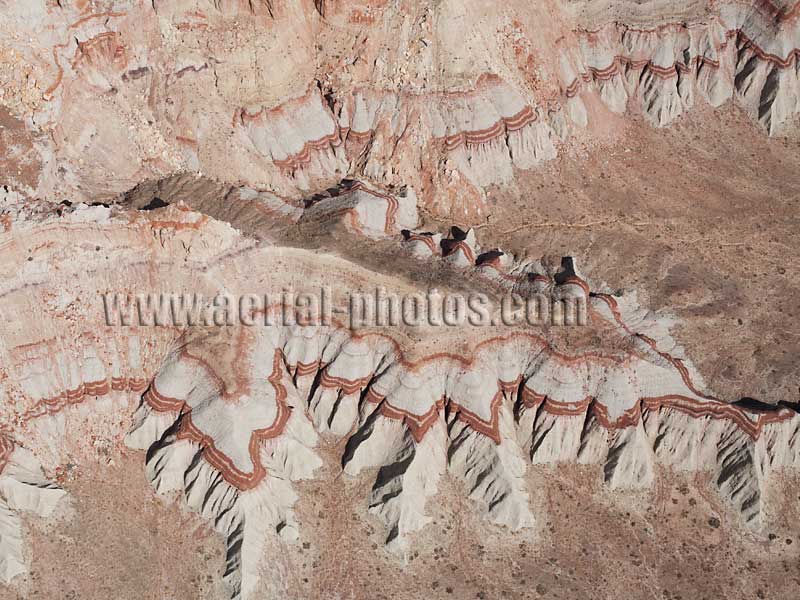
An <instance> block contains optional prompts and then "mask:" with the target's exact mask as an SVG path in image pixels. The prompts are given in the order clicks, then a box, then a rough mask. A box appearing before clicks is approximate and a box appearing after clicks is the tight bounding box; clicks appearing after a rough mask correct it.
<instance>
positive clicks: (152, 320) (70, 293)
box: [0, 0, 800, 598]
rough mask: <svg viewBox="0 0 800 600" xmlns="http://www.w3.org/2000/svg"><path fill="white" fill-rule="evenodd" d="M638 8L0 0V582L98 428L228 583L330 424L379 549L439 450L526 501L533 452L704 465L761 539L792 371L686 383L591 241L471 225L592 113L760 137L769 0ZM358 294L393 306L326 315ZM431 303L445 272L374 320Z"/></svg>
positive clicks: (292, 497)
mask: <svg viewBox="0 0 800 600" xmlns="http://www.w3.org/2000/svg"><path fill="white" fill-rule="evenodd" d="M653 4H654V3H644V4H631V5H627V4H626V5H621V6H617V5H615V4H611V3H604V2H601V3H589V2H582V1H581V2H567V3H551V2H546V3H543V4H541V5H538V4H537V5H535V6H532V5H530V4H529V3H528V4H525V3H518V2H512V3H511V4H510V5H508V6H504V7H502V9H499V8H498V9H495V8H493V7H492V6H480V7H479V6H467V5H465V4H464V3H462V2H458V1H455V0H447V1H446V2H444V3H439V4H431V3H425V2H401V3H398V4H391V3H390V4H386V3H381V2H378V3H376V4H374V5H373V4H368V3H361V2H347V3H341V2H315V3H309V2H296V1H294V0H288V1H285V2H284V1H279V2H243V1H238V0H230V1H227V0H226V1H222V2H207V1H205V0H181V1H179V2H170V3H167V2H160V1H154V2H151V3H130V2H84V1H80V2H31V3H16V4H15V3H5V4H3V5H2V7H0V13H1V14H3V16H4V20H5V22H6V23H7V27H5V28H4V30H3V32H0V86H2V93H1V94H0V111H2V114H0V122H2V123H3V125H2V127H3V132H4V133H3V138H2V147H3V149H4V156H3V157H2V160H3V161H4V163H3V164H4V165H6V164H7V165H8V169H7V173H6V176H7V180H5V181H3V182H2V183H3V186H4V187H3V188H2V192H0V225H1V226H0V320H2V322H3V327H2V329H0V579H2V580H3V581H5V582H11V581H12V580H14V579H15V578H16V577H17V576H18V575H21V574H23V573H25V572H26V571H27V569H28V567H27V563H28V561H29V558H30V556H29V554H30V553H29V552H28V551H27V550H26V541H25V535H24V531H25V528H24V527H23V520H22V519H23V515H24V514H25V513H32V514H34V515H37V516H38V517H45V518H47V517H51V516H53V515H59V514H62V513H66V512H68V508H69V498H70V494H69V493H68V489H66V486H64V485H62V483H63V482H62V481H60V480H59V472H60V471H59V469H61V468H62V467H63V465H64V464H66V463H68V462H69V461H70V460H71V459H70V457H71V456H73V455H76V456H80V455H81V453H85V452H86V451H87V448H89V447H90V446H93V445H97V444H100V443H103V444H105V443H106V442H104V441H100V440H101V439H102V440H110V441H109V442H108V443H109V445H110V447H112V448H113V450H111V451H110V452H112V453H113V452H124V451H126V450H125V449H127V450H136V451H142V452H140V453H138V454H137V455H136V456H138V457H140V458H141V460H142V461H143V463H144V465H143V468H144V470H145V473H146V477H147V479H148V480H149V482H150V483H151V484H152V487H153V489H154V490H155V492H156V493H158V494H159V495H161V496H163V497H164V498H165V499H168V500H171V499H177V500H178V502H179V503H181V505H184V506H186V507H188V508H189V509H191V510H192V511H194V512H196V513H198V514H199V515H200V516H201V517H202V518H203V519H204V520H205V521H207V522H208V523H210V525H211V526H213V529H214V530H215V531H217V532H219V533H220V534H221V535H222V536H223V537H224V539H225V544H226V553H225V567H224V580H225V583H226V586H227V590H228V593H229V596H230V597H231V598H255V597H261V596H259V593H260V592H259V590H260V589H261V588H260V586H262V585H263V580H264V578H265V577H267V576H268V575H266V570H265V566H264V561H265V559H266V557H265V555H266V553H267V552H268V550H267V546H268V541H269V540H270V539H271V538H270V536H273V535H275V536H278V537H279V538H280V539H281V540H283V541H285V542H286V543H287V544H291V543H295V542H297V540H298V539H299V538H300V536H301V534H302V531H303V528H305V527H308V526H309V525H308V524H306V523H304V522H303V521H302V519H300V518H298V515H297V514H296V505H297V503H298V499H299V498H300V497H301V495H302V493H303V489H304V488H303V485H304V483H302V482H308V481H309V480H314V479H315V478H318V477H320V475H319V473H320V472H321V471H324V469H325V468H326V464H328V463H326V460H327V458H329V457H328V454H330V453H331V452H332V450H331V448H334V449H335V452H336V456H335V459H336V461H335V462H336V463H337V466H338V467H339V468H340V469H341V474H343V476H344V477H348V478H351V479H353V480H360V478H364V479H368V480H369V481H370V483H371V490H370V491H369V493H368V499H366V501H365V502H366V505H367V506H368V510H369V512H370V513H372V514H373V515H374V516H376V517H377V519H378V520H379V521H380V522H381V523H382V526H383V538H384V540H385V544H386V548H387V550H389V551H390V554H391V555H392V558H391V559H390V560H393V561H398V562H403V561H408V560H410V557H411V556H412V554H413V551H414V547H415V543H416V542H417V540H418V539H419V538H420V536H421V535H422V534H423V533H424V531H425V529H426V528H427V527H429V526H430V525H431V523H432V522H433V521H434V517H433V516H432V515H433V511H432V506H434V505H438V503H441V494H442V493H443V492H442V489H443V483H442V482H443V481H444V480H445V479H448V480H449V479H453V480H454V481H456V482H458V485H459V486H460V488H459V490H460V491H461V492H462V493H463V495H464V496H466V497H468V498H469V499H470V501H471V505H472V506H473V507H474V508H475V510H476V511H477V512H478V514H480V515H481V517H482V518H483V519H485V520H486V521H488V522H491V523H494V524H496V525H498V526H500V527H502V528H504V530H507V531H506V532H505V535H507V536H508V539H510V540H514V539H515V538H514V536H515V535H519V532H520V531H522V530H530V529H532V528H535V527H536V526H537V520H538V519H539V518H540V512H539V509H540V508H541V507H539V506H537V504H536V502H535V501H534V499H533V498H534V492H535V490H533V489H532V487H531V482H530V477H531V473H532V472H533V470H534V468H535V467H534V466H533V465H549V466H551V467H552V468H554V469H559V468H562V467H564V466H565V465H584V466H586V467H587V468H589V469H593V471H592V472H595V473H597V474H598V477H600V478H601V479H602V481H603V485H604V486H606V489H608V490H620V491H621V493H623V494H632V493H634V492H631V490H642V489H644V490H652V489H654V488H655V486H657V485H658V481H659V478H660V477H661V476H662V474H663V472H664V471H666V470H671V471H676V472H684V473H693V474H694V473H701V474H706V475H707V476H708V477H710V482H711V487H712V488H713V489H714V490H715V491H716V493H717V495H718V497H719V498H720V499H721V500H722V501H723V502H724V503H725V505H726V506H727V507H728V508H729V512H730V514H731V515H735V517H734V518H735V520H736V521H737V523H738V525H737V527H738V526H741V527H744V528H749V529H750V530H751V531H753V532H755V533H756V534H758V535H761V534H763V533H764V526H765V524H766V523H767V518H768V510H767V508H768V504H769V502H768V494H767V490H768V486H769V485H770V482H772V481H773V480H774V478H773V477H772V476H773V474H775V473H776V472H781V473H791V472H792V470H793V469H796V468H797V467H798V466H800V414H798V413H799V412H800V411H799V410H798V404H797V398H791V397H769V398H762V399H753V398H748V397H739V396H737V397H723V395H721V394H719V393H718V392H717V391H716V389H715V385H714V381H713V377H716V374H712V373H709V372H708V371H703V372H701V369H700V368H698V367H696V366H695V364H694V363H693V361H692V360H691V359H690V356H691V354H690V349H691V348H690V346H691V342H692V341H694V340H691V339H686V338H685V337H683V336H682V331H683V330H682V329H681V327H682V323H681V321H680V320H679V319H677V318H675V316H674V315H673V314H672V312H670V307H669V306H667V308H661V307H663V306H664V304H662V303H659V302H658V301H657V300H658V299H657V298H656V299H655V300H654V299H653V297H652V296H653V294H651V295H649V296H648V294H645V293H641V294H637V292H636V291H634V290H630V289H625V290H622V289H617V284H616V282H614V281H604V278H602V277H599V276H597V275H594V274H593V269H592V266H596V265H597V264H598V262H602V260H603V256H604V254H603V253H606V254H610V253H612V252H614V251H616V250H615V247H614V246H613V245H609V247H608V248H605V247H603V246H602V244H600V243H598V242H597V241H596V240H595V239H590V240H589V241H588V242H586V240H587V239H589V238H579V236H578V235H577V234H575V235H574V236H572V234H570V233H569V230H568V231H567V233H566V234H560V235H561V237H560V238H559V239H558V240H557V242H558V243H555V242H554V241H553V240H554V239H555V238H554V237H552V238H545V237H539V238H537V239H536V243H539V242H541V243H542V246H543V247H541V248H539V247H537V246H536V244H534V243H530V244H527V245H526V246H525V247H524V248H521V247H520V244H519V243H518V242H516V241H513V240H512V238H513V234H514V233H515V232H517V231H519V228H522V227H527V226H531V227H534V228H535V227H537V226H539V225H542V226H544V225H548V223H545V222H542V223H536V222H533V223H528V224H527V225H526V224H525V223H523V220H524V219H523V220H521V221H520V223H522V224H518V223H510V224H508V227H506V226H505V225H498V224H497V221H496V220H495V219H494V214H495V210H497V202H498V200H497V198H498V197H500V199H501V200H500V202H503V201H508V200H509V199H510V198H514V199H515V201H516V200H520V197H519V196H520V193H519V187H515V186H518V185H522V184H521V183H520V182H524V181H525V179H524V178H525V177H528V176H529V175H526V174H528V173H532V172H533V173H535V172H537V169H545V168H546V163H548V161H550V162H554V163H555V162H557V161H559V160H566V158H564V157H565V156H575V155H576V154H580V153H581V152H586V153H591V152H593V151H594V149H595V145H598V147H599V146H602V147H603V150H602V152H606V147H605V146H603V144H608V143H610V142H608V139H607V138H608V136H609V133H608V130H609V129H614V126H613V124H614V123H618V122H619V123H636V122H638V121H637V119H638V120H642V119H643V120H644V121H645V122H646V126H647V127H667V126H670V125H674V124H676V123H678V122H680V120H681V119H683V118H686V117H687V113H689V112H690V111H691V110H692V109H696V110H700V109H699V107H698V105H700V104H701V103H705V104H707V105H709V106H711V107H714V108H716V107H720V106H722V105H723V104H725V103H727V102H733V103H735V104H736V105H737V106H739V107H741V108H742V109H743V110H744V111H745V112H746V114H747V115H748V116H749V118H751V119H752V121H753V122H754V123H756V124H757V125H758V127H760V128H761V129H763V131H762V132H761V133H762V134H763V135H764V136H768V135H769V136H782V135H792V132H793V131H794V129H795V125H796V117H797V113H798V112H800V68H798V58H799V57H800V50H798V44H799V43H800V42H799V41H798V35H800V33H799V32H800V29H798V22H800V21H799V19H800V17H799V16H798V15H799V14H800V11H799V10H798V5H797V4H795V5H785V6H784V5H774V4H772V3H770V2H767V1H759V2H752V1H750V2H740V1H739V0H722V1H720V2H714V3H710V4H708V5H707V4H706V3H699V4H698V3H695V4H690V5H686V6H680V7H666V8H664V7H661V8H659V7H654V6H652V5H653ZM655 4H658V3H655ZM616 119H620V121H616ZM6 123H7V124H6ZM609 123H611V124H612V125H611V126H609ZM627 126H628V125H620V126H619V128H618V129H619V131H622V130H623V129H624V128H625V127H627ZM631 127H633V126H632V125H631ZM615 135H620V136H622V134H621V133H619V132H617V133H615ZM612 137H613V136H612ZM788 139H791V138H788ZM587 149H588V150H587ZM598 152H601V151H598ZM788 154H789V153H787V156H788ZM786 160H787V161H788V162H789V164H790V161H791V160H793V158H792V156H789V157H788V158H787V159H786ZM601 168H602V167H601ZM647 175H648V173H642V176H643V178H646V177H647ZM791 182H794V180H791ZM573 183H574V182H573ZM575 186H576V187H577V184H575ZM799 189H800V188H799ZM660 193H663V194H664V196H668V191H664V190H662V191H661V192H660ZM546 201H552V198H551V199H546V198H543V197H542V196H541V195H538V194H537V192H536V190H535V189H534V188H533V187H531V188H530V189H526V190H524V197H522V198H521V200H520V204H519V206H521V208H519V209H518V213H519V214H518V215H517V218H518V219H522V217H523V216H524V215H525V214H526V213H525V211H526V210H527V209H528V208H530V207H531V206H533V205H535V204H537V203H540V202H541V203H545V202H546ZM632 201H633V200H632ZM556 203H557V202H556ZM624 216H625V215H621V216H620V219H621V218H623V217H624ZM586 226H587V224H586V223H568V224H567V227H575V228H582V227H586ZM615 226H616V225H615ZM509 227H510V228H509ZM619 227H620V228H622V225H619ZM573 231H574V230H573ZM626 235H628V233H625V232H622V233H620V237H623V238H624V236H626ZM583 242H586V243H585V244H584V243H583ZM777 243H780V244H783V243H784V242H780V241H778V242H777ZM741 244H742V245H743V244H745V242H742V243H741ZM545 245H546V247H544V246H545ZM726 245H734V246H735V245H739V242H738V241H737V242H726ZM784 245H787V247H788V244H784ZM565 246H568V247H571V250H570V253H569V254H566V253H565V252H558V253H557V254H554V253H553V248H556V247H557V248H559V249H561V248H563V247H565ZM598 247H599V249H598ZM719 247H720V249H722V248H723V246H722V245H720V246H719ZM586 248H589V250H587V249H586ZM631 252H632V259H633V258H635V256H633V255H634V254H635V252H636V250H635V249H634V250H633V251H631ZM586 258H589V260H588V261H586V262H587V263H588V264H585V262H584V259H586ZM792 266H795V267H796V265H790V267H789V268H790V269H791V267H792ZM631 268H632V270H634V271H635V270H636V269H641V268H642V267H641V265H640V264H638V263H637V264H636V265H634V266H632V267H631ZM781 268H784V267H781ZM784 271H785V269H784ZM670 273H671V272H670ZM667 278H668V277H666V276H663V277H661V279H662V280H666V279H667ZM659 289H661V288H659ZM650 291H652V290H650ZM306 292H312V293H317V292H318V295H317V296H316V297H315V298H314V299H313V300H314V302H316V301H320V302H321V305H316V304H314V303H313V302H312V303H311V304H308V303H306V304H303V303H299V302H298V301H297V300H296V299H297V297H298V295H302V294H303V293H306ZM373 292H374V293H375V294H377V296H375V297H380V298H383V297H384V295H386V294H389V295H391V296H392V298H395V299H397V298H400V300H398V303H399V304H397V305H396V306H391V299H390V300H387V302H388V303H389V304H387V305H380V306H378V305H377V304H376V306H375V312H374V313H369V311H367V313H368V314H367V315H366V316H365V314H361V315H360V316H361V318H362V319H361V321H357V322H354V321H352V320H350V321H348V317H350V318H351V319H352V317H353V309H354V306H355V305H354V300H353V298H354V297H357V296H356V295H357V294H362V295H363V294H368V293H373ZM287 293H288V294H290V297H291V300H290V301H288V304H290V306H288V307H287V300H286V298H287V296H286V294H287ZM281 294H283V295H281ZM432 297H437V298H439V297H449V299H454V298H455V299H454V300H453V301H452V302H450V303H449V304H448V303H447V302H444V303H443V305H442V306H443V309H442V310H441V311H439V312H436V311H432V310H430V311H429V312H426V313H425V315H424V318H422V319H417V321H416V322H414V323H410V322H409V320H408V318H407V315H406V309H407V305H406V304H404V301H405V300H408V299H409V298H411V299H415V300H414V301H415V302H416V301H419V302H420V303H424V302H426V301H430V299H431V298H432ZM456 297H458V298H456ZM459 298H460V300H459ZM461 300H463V302H461ZM654 304H657V305H658V306H659V308H658V309H652V310H651V308H650V306H653V305H654ZM684 304H691V303H690V302H688V301H687V302H685V303H684ZM365 306H366V305H363V306H362V308H364V307H365ZM370 306H371V305H370ZM384 306H390V310H389V312H390V313H391V314H392V315H394V317H398V318H400V317H401V318H400V321H399V322H396V323H395V322H393V323H385V322H382V321H381V319H382V318H383V316H385V315H383V313H381V310H382V307H384ZM431 306H432V305H431ZM365 310H366V309H365ZM369 310H372V309H371V308H370V309H369ZM426 310H429V309H426ZM698 311H699V309H698ZM509 315H510V316H511V317H513V318H509ZM367 316H371V317H374V318H373V319H369V318H366V317H367ZM416 316H419V315H416ZM702 318H704V315H703V314H699V316H698V319H702ZM786 319H789V317H786ZM741 324H742V322H741V320H740V321H739V325H741ZM780 327H783V326H782V325H781V326H780ZM780 327H778V328H780ZM679 340H680V341H679ZM684 346H686V348H685V347H684ZM687 348H688V349H687ZM787 360H789V361H792V360H794V359H793V358H792V357H790V358H789V359H787ZM709 375H712V376H713V377H712V380H711V381H709ZM764 377H765V381H768V377H769V376H768V375H764ZM795 387H796V386H795ZM742 396H744V393H743V394H742ZM123 440H124V448H123ZM326 457H327V458H326Z"/></svg>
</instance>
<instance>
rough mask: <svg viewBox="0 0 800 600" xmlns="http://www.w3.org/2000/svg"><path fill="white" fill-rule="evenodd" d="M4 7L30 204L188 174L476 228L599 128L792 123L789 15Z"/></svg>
mask: <svg viewBox="0 0 800 600" xmlns="http://www.w3.org/2000/svg"><path fill="white" fill-rule="evenodd" d="M16 4H17V3H9V5H8V6H6V7H5V9H4V13H5V15H6V19H7V22H8V23H9V27H7V28H6V31H5V33H4V34H3V39H2V45H3V61H4V63H3V64H4V67H3V69H2V78H3V88H4V90H5V97H4V102H5V103H6V104H7V105H8V106H9V107H11V109H12V110H13V112H14V113H15V114H16V115H19V116H20V117H23V118H24V119H25V121H26V123H27V124H28V125H29V126H30V129H31V130H32V131H34V132H36V133H37V134H38V135H37V136H36V139H35V140H33V141H32V143H33V145H34V146H35V148H36V149H37V151H38V155H39V156H38V160H40V161H42V160H43V161H44V164H45V168H44V169H43V170H42V172H41V174H40V176H39V177H38V179H36V180H35V181H34V180H25V179H24V178H20V180H19V183H20V184H23V187H24V188H25V189H24V191H25V192H26V193H28V194H31V195H38V196H39V197H44V198H56V197H58V196H59V195H61V196H67V195H68V196H70V197H71V198H73V199H83V200H90V201H97V200H98V199H100V198H108V197H113V196H114V195H116V194H117V193H121V192H123V191H125V190H127V189H130V188H131V187H133V186H134V185H136V184H137V183H139V182H140V181H142V180H143V179H148V178H153V177H163V176H166V175H169V174H171V173H175V172H180V171H185V170H191V171H198V170H199V171H202V172H204V173H206V174H209V175H211V176H213V177H216V178H218V179H221V180H223V181H226V182H230V183H237V182H238V183H247V184H250V185H253V186H255V187H269V189H271V190H273V191H276V192H278V193H281V194H284V195H294V196H297V195H298V194H301V195H302V194H303V193H309V192H314V191H315V190H316V189H320V188H322V187H325V186H327V185H329V184H331V183H335V182H337V181H339V180H340V179H341V178H342V177H344V176H360V177H367V178H369V179H371V180H374V181H375V182H377V183H380V184H382V185H398V184H401V183H402V184H408V185H411V186H413V187H414V189H415V190H417V192H418V193H419V194H420V197H421V198H422V200H423V203H424V205H425V206H427V207H430V208H431V209H433V210H434V211H436V212H438V213H440V214H444V215H450V216H451V217H454V218H457V219H458V220H460V221H465V220H466V221H475V220H478V219H480V218H483V217H485V216H486V214H487V211H486V205H485V203H486V195H485V193H486V189H487V186H490V185H492V184H503V183H508V182H509V181H511V180H512V179H513V177H514V173H515V171H516V170H519V169H522V170H528V169H531V168H535V167H536V166H537V165H539V164H541V163H542V162H543V161H548V160H551V159H553V158H554V157H555V156H556V155H557V154H558V152H559V151H561V150H568V149H569V148H570V147H572V146H574V144H575V143H582V142H584V141H585V140H587V139H588V140H591V139H592V138H594V137H596V136H597V135H602V134H603V132H604V131H605V130H606V129H607V127H608V126H607V124H608V121H609V118H610V115H611V114H613V113H619V114H638V113H641V114H643V115H644V116H645V118H646V119H647V120H648V121H649V122H651V123H652V124H653V125H655V126H665V125H669V124H670V123H672V122H673V121H674V120H675V119H677V118H679V117H680V116H681V115H682V114H683V113H685V112H686V111H687V110H690V109H691V108H692V107H693V106H695V105H697V104H698V103H707V104H710V105H711V106H714V107H716V106H720V105H721V104H723V103H725V102H728V101H732V102H735V103H737V104H738V105H740V106H742V107H743V108H744V109H745V110H746V111H747V112H748V114H750V115H751V116H752V118H753V119H754V120H755V121H757V122H758V123H760V125H761V126H763V127H764V128H765V130H767V132H768V133H771V134H775V133H779V132H781V131H785V130H786V128H787V127H790V126H791V124H792V123H793V122H794V117H795V115H796V113H797V111H798V97H799V96H798V93H799V88H798V85H800V84H798V70H797V61H796V57H797V52H798V51H797V46H798V13H797V10H796V7H794V6H790V5H787V6H783V5H780V6H779V5H773V4H770V3H768V2H764V3H755V4H754V3H748V2H724V3H722V2H721V3H714V4H713V5H709V6H705V5H703V4H702V3H695V4H691V5H687V6H685V7H683V6H678V7H672V6H666V5H664V6H661V5H659V4H657V3H646V4H643V5H633V6H630V7H628V6H623V7H617V6H596V5H595V4H594V3H592V4H586V5H584V4H583V3H570V4H566V5H565V4H560V3H556V2H549V3H543V4H542V3H540V4H536V5H534V6H531V5H530V4H529V3H522V4H519V5H518V4H515V3H510V4H506V5H504V6H503V7H502V9H500V10H498V9H497V8H496V7H493V6H490V5H486V6H480V7H475V6H471V5H468V4H464V3H461V2H457V1H455V0H451V1H448V2H444V3H436V4H429V3H412V2H405V3H399V4H380V3H378V4H369V5H367V4H364V5H362V4H359V3H341V2H334V3H327V5H326V6H325V7H324V10H323V8H322V6H321V5H320V6H317V5H315V4H312V3H308V2H294V1H287V2H283V1H282V2H273V3H254V2H224V3H211V2H209V3H205V2H199V3H198V2H189V1H187V2H177V3H174V2H169V3H160V2H155V3H150V4H147V3H145V4H138V3H136V4H132V5H128V4H126V3H95V2H79V3H44V2H42V3H25V4H23V5H16ZM323 14H324V16H322V15H323ZM87 114H91V115H93V116H94V117H95V118H93V119H91V120H87V119H86V115H87ZM18 187H19V186H18Z"/></svg>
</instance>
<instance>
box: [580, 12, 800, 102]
mask: <svg viewBox="0 0 800 600" xmlns="http://www.w3.org/2000/svg"><path fill="white" fill-rule="evenodd" d="M796 9H797V5H795V8H794V9H793V10H796ZM668 27H672V28H674V26H668ZM665 28H666V27H665ZM661 29H664V28H660V29H651V30H648V29H632V28H626V29H625V31H627V32H636V33H657V32H659V31H661ZM586 33H587V34H589V35H592V34H594V33H596V32H586ZM579 35H580V34H579ZM725 38H726V41H725V42H723V43H722V44H719V45H717V46H716V47H715V51H717V52H719V51H722V50H724V49H725V48H726V47H727V45H728V40H731V39H733V38H737V39H738V40H740V41H741V48H742V49H749V50H751V51H752V52H753V54H754V55H755V56H756V57H757V58H758V59H760V60H762V61H765V62H769V63H772V64H773V65H775V66H776V67H778V68H780V69H786V68H789V67H790V66H792V65H794V64H795V62H796V61H797V59H798V57H800V48H794V49H792V50H790V51H789V52H788V53H787V55H786V57H785V58H784V57H780V56H777V55H775V54H772V53H769V52H765V51H764V50H762V49H761V48H760V47H759V46H758V45H757V44H756V43H755V42H753V40H751V39H750V38H749V37H748V36H747V34H746V33H745V32H744V31H743V30H742V29H731V30H728V31H727V32H726V33H725ZM701 66H708V67H711V68H714V69H717V68H719V66H720V63H719V61H718V60H715V59H712V58H707V57H705V56H695V57H693V58H691V59H690V60H689V62H688V63H683V62H675V63H673V64H672V65H669V66H662V65H657V64H654V63H653V61H652V59H650V58H644V59H635V58H632V57H630V56H626V55H617V56H615V57H614V58H613V59H612V61H611V63H610V64H609V65H608V66H607V67H604V68H597V67H588V70H587V71H586V72H583V73H581V74H579V75H578V76H577V77H575V79H573V80H572V82H571V83H570V84H569V85H567V86H566V88H565V89H564V95H565V96H566V97H567V98H572V97H573V96H576V95H577V94H578V91H579V88H580V84H581V82H585V83H589V82H591V81H592V80H599V81H608V80H610V79H612V78H614V77H616V76H617V75H620V74H621V68H624V67H627V68H630V69H633V70H637V71H638V70H642V69H645V68H647V70H648V72H650V73H653V74H654V75H656V76H657V77H660V78H661V79H665V80H666V79H672V78H674V77H677V76H678V71H680V72H683V73H691V72H692V71H693V70H697V69H699V68H700V67H701Z"/></svg>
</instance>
